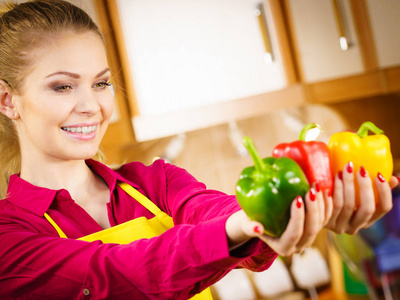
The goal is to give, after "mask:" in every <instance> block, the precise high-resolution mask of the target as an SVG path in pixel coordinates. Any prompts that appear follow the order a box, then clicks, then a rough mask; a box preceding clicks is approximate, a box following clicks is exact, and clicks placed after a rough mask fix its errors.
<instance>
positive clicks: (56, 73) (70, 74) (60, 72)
mask: <svg viewBox="0 0 400 300" xmlns="http://www.w3.org/2000/svg"><path fill="white" fill-rule="evenodd" d="M107 72H111V71H110V68H105V69H104V70H103V71H101V72H99V73H98V74H97V75H96V77H95V78H98V77H100V76H102V75H104V74H105V73H107ZM56 75H65V76H69V77H72V78H76V79H77V78H80V77H81V76H80V75H79V74H76V73H71V72H66V71H59V72H55V73H52V74H49V75H47V76H46V77H45V78H49V77H52V76H56Z"/></svg>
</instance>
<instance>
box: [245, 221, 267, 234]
mask: <svg viewBox="0 0 400 300" xmlns="http://www.w3.org/2000/svg"><path fill="white" fill-rule="evenodd" d="M242 230H243V232H244V233H245V234H246V235H247V236H250V237H260V236H262V235H263V234H264V226H263V225H262V224H261V223H260V222H257V221H250V222H244V223H243V225H242Z"/></svg>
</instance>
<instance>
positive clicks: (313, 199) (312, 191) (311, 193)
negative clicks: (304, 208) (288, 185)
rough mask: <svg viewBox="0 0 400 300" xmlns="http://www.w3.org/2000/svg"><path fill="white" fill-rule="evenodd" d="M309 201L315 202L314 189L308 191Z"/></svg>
mask: <svg viewBox="0 0 400 300" xmlns="http://www.w3.org/2000/svg"><path fill="white" fill-rule="evenodd" d="M310 200H311V201H315V189H314V188H311V189H310Z"/></svg>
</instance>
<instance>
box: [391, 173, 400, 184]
mask: <svg viewBox="0 0 400 300" xmlns="http://www.w3.org/2000/svg"><path fill="white" fill-rule="evenodd" d="M393 176H394V177H396V179H397V182H399V183H400V177H399V176H396V175H393Z"/></svg>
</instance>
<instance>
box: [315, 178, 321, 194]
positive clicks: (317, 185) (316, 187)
mask: <svg viewBox="0 0 400 300" xmlns="http://www.w3.org/2000/svg"><path fill="white" fill-rule="evenodd" d="M315 190H316V191H317V193H319V192H320V191H321V186H320V185H319V181H316V182H315Z"/></svg>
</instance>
